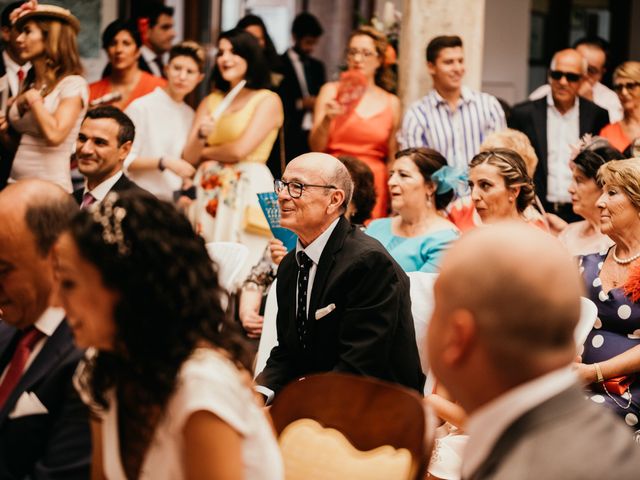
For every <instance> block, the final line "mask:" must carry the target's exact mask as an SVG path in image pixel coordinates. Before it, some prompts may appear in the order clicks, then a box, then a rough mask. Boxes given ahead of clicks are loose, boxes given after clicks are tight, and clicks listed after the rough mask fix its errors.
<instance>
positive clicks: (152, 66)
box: [139, 2, 176, 77]
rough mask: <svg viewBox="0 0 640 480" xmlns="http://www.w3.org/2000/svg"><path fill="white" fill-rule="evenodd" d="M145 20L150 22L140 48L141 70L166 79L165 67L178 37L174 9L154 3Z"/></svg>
mask: <svg viewBox="0 0 640 480" xmlns="http://www.w3.org/2000/svg"><path fill="white" fill-rule="evenodd" d="M144 18H146V19H147V21H148V30H147V35H146V37H145V38H143V41H144V44H143V45H142V47H141V48H140V53H141V55H140V60H139V64H140V68H141V69H142V70H144V71H146V72H149V73H150V74H152V75H155V76H156V77H164V76H165V75H166V74H165V71H164V66H165V65H166V63H167V57H168V54H169V50H170V49H171V45H172V44H173V39H174V38H175V37H176V31H175V28H174V24H173V7H169V6H167V5H162V4H161V3H157V2H153V3H151V4H150V6H149V10H148V11H147V13H146V16H145V17H144Z"/></svg>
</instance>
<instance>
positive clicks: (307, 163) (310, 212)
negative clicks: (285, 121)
mask: <svg viewBox="0 0 640 480" xmlns="http://www.w3.org/2000/svg"><path fill="white" fill-rule="evenodd" d="M275 190H276V193H278V203H279V205H280V209H281V212H282V216H281V220H280V224H281V225H282V226H283V227H285V228H288V229H290V230H292V231H293V232H294V233H296V234H297V235H298V244H297V247H296V249H295V250H292V251H291V252H289V253H288V254H287V255H286V256H285V257H284V258H283V259H282V262H280V265H279V266H278V282H277V298H278V316H277V319H276V323H277V330H278V345H277V346H276V347H274V348H273V350H271V355H270V356H269V359H268V360H267V365H266V366H265V368H264V370H263V371H262V373H260V375H259V376H258V377H257V378H256V382H257V384H258V385H259V387H257V390H258V391H259V392H260V393H262V394H263V395H264V396H265V397H266V398H267V400H270V398H271V397H272V396H273V394H274V393H275V394H276V395H277V394H278V392H279V391H280V390H281V389H282V388H283V387H284V386H285V385H286V384H287V383H289V382H292V381H294V380H296V379H297V378H299V377H302V376H305V375H308V374H311V373H321V372H327V371H335V372H344V373H352V374H355V375H367V376H372V377H376V378H380V379H382V380H386V381H388V382H393V383H398V384H400V385H404V386H406V387H408V388H412V389H414V390H416V391H418V392H420V393H421V392H422V388H423V386H424V375H423V374H422V369H421V366H420V358H419V357H418V349H417V344H416V339H415V330H414V327H413V318H412V316H411V300H410V297H409V279H408V277H407V275H406V273H404V271H403V270H402V268H401V267H400V266H399V265H398V264H397V263H396V262H395V260H393V258H391V256H390V255H389V253H388V252H387V251H386V250H385V248H384V247H383V246H382V245H381V244H380V243H379V242H378V241H377V240H375V239H373V238H371V237H369V236H368V235H366V234H365V233H363V232H362V231H360V229H359V228H356V227H354V226H353V225H351V224H350V223H349V221H348V220H347V219H346V218H345V217H344V213H345V211H346V209H347V205H348V204H349V201H350V200H351V194H352V192H353V182H352V180H351V177H350V176H349V172H348V170H347V169H346V167H345V166H344V165H343V164H342V163H341V162H340V161H339V160H338V159H337V158H335V157H332V156H331V155H327V154H324V153H307V154H305V155H301V156H299V157H297V158H295V159H293V160H292V161H291V162H290V163H289V164H288V165H287V168H286V170H285V172H284V174H283V176H282V180H281V181H280V180H277V181H276V184H275Z"/></svg>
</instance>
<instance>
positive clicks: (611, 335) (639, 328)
mask: <svg viewBox="0 0 640 480" xmlns="http://www.w3.org/2000/svg"><path fill="white" fill-rule="evenodd" d="M606 256H607V252H601V253H595V254H591V255H585V256H584V257H582V259H581V260H580V271H581V272H582V277H583V279H584V282H585V288H586V290H587V292H588V297H589V298H590V299H591V300H592V301H593V302H594V303H595V304H596V306H597V307H598V318H597V320H596V322H595V324H594V327H593V330H591V333H589V336H588V337H587V340H586V342H585V344H584V353H583V354H582V360H583V362H584V363H595V362H602V361H604V360H608V359H609V358H611V357H614V356H616V355H618V354H620V353H622V352H625V351H627V350H629V349H630V348H633V347H635V346H636V345H639V344H640V304H636V303H633V302H632V301H631V300H629V299H628V298H627V297H626V296H625V295H624V292H623V291H622V289H621V288H614V289H612V290H610V291H609V292H605V291H604V290H603V289H602V282H601V280H600V271H601V270H602V265H603V262H604V259H605V258H606ZM596 390H597V391H596ZM630 393H631V404H630V405H629V408H626V409H625V408H622V407H620V405H622V406H624V407H626V406H627V404H628V403H629V396H628V394H627V393H624V394H623V395H616V394H615V393H612V394H611V395H612V396H613V397H615V399H616V400H617V403H616V402H614V401H613V400H612V399H611V398H610V397H609V396H608V395H607V394H606V393H604V392H602V391H600V389H599V387H595V389H594V392H593V393H591V394H590V395H589V398H591V400H592V401H593V402H595V403H598V404H604V405H606V406H608V407H610V408H611V409H612V410H614V411H615V412H616V413H617V414H618V415H620V417H621V418H622V419H623V420H624V421H625V423H626V424H627V425H629V427H631V428H632V429H633V430H634V431H638V429H639V428H640V425H638V419H639V418H640V378H638V379H637V380H636V381H635V382H634V383H632V384H631V388H630ZM637 433H640V432H637Z"/></svg>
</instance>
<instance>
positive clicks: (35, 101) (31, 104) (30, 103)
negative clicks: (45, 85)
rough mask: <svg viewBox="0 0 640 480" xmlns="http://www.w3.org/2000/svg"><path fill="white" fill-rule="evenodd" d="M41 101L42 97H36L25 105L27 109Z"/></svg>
mask: <svg viewBox="0 0 640 480" xmlns="http://www.w3.org/2000/svg"><path fill="white" fill-rule="evenodd" d="M41 101H42V97H38V98H36V99H35V100H32V101H30V102H27V105H29V107H32V106H33V105H34V104H36V103H38V102H41Z"/></svg>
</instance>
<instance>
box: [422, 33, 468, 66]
mask: <svg viewBox="0 0 640 480" xmlns="http://www.w3.org/2000/svg"><path fill="white" fill-rule="evenodd" d="M455 47H462V39H461V38H460V37H459V36H458V35H440V36H439V37H435V38H433V39H431V41H430V42H429V45H427V62H429V63H435V62H436V59H437V58H438V55H439V54H440V51H441V50H443V49H445V48H455Z"/></svg>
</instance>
